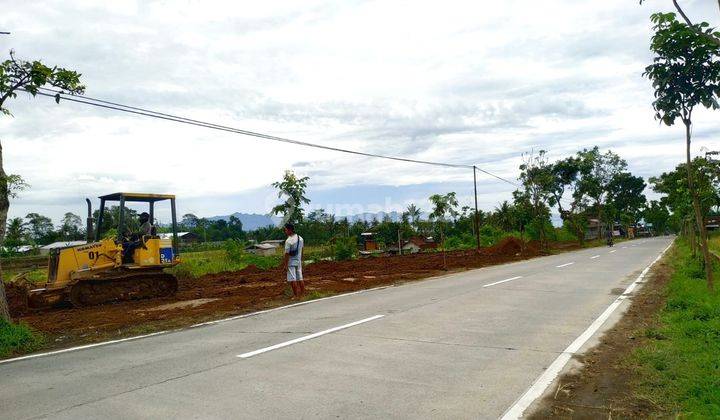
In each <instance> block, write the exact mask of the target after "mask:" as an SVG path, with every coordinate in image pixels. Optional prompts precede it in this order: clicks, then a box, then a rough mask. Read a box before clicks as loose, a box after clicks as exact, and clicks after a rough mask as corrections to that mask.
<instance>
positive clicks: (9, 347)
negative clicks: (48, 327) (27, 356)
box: [0, 319, 45, 357]
mask: <svg viewBox="0 0 720 420" xmlns="http://www.w3.org/2000/svg"><path fill="white" fill-rule="evenodd" d="M43 344H45V339H44V338H43V336H42V335H40V334H38V333H36V332H34V331H33V330H32V329H30V327H28V326H27V325H25V324H22V323H21V324H13V323H11V322H8V321H6V320H4V319H0V357H7V356H10V355H13V354H21V353H29V352H31V351H35V350H37V349H39V348H41V347H42V346H43Z"/></svg>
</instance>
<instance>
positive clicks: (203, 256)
mask: <svg viewBox="0 0 720 420" xmlns="http://www.w3.org/2000/svg"><path fill="white" fill-rule="evenodd" d="M180 259H181V261H182V262H181V263H180V265H178V266H176V267H175V268H173V269H170V270H169V271H170V272H172V273H173V274H175V275H176V276H178V277H183V278H197V277H201V276H203V275H205V274H215V273H222V272H225V271H237V270H242V269H243V268H245V267H247V266H249V265H255V266H257V267H259V268H263V269H267V268H271V267H276V266H277V265H279V264H280V261H281V257H280V255H279V254H278V255H275V256H270V257H264V256H258V255H253V254H248V253H245V252H237V253H232V252H228V251H226V250H214V251H200V252H187V253H183V254H181V255H180Z"/></svg>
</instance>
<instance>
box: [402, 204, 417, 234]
mask: <svg viewBox="0 0 720 420" xmlns="http://www.w3.org/2000/svg"><path fill="white" fill-rule="evenodd" d="M405 213H407V215H408V217H409V218H410V223H411V224H412V226H413V227H414V228H415V229H416V230H417V229H418V228H419V226H418V222H419V221H420V209H419V208H418V207H417V206H416V205H415V204H410V205H409V206H407V209H406V210H405Z"/></svg>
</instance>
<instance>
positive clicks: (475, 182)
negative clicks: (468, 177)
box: [473, 165, 480, 251]
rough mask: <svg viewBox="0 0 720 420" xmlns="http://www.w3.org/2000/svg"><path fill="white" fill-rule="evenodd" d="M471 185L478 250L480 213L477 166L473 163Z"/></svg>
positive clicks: (478, 247) (478, 248)
mask: <svg viewBox="0 0 720 420" xmlns="http://www.w3.org/2000/svg"><path fill="white" fill-rule="evenodd" d="M473 187H474V190H475V218H474V219H475V240H476V242H477V250H478V251H480V214H479V213H478V205H477V167H476V166H475V165H473Z"/></svg>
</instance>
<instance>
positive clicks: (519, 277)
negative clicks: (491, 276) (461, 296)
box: [483, 276, 522, 287]
mask: <svg viewBox="0 0 720 420" xmlns="http://www.w3.org/2000/svg"><path fill="white" fill-rule="evenodd" d="M521 278H522V276H517V277H511V278H509V279H505V280H500V281H496V282H495V283H490V284H486V285H484V286H483V287H490V286H495V285H496V284H500V283H505V282H506V281H512V280H517V279H521Z"/></svg>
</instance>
